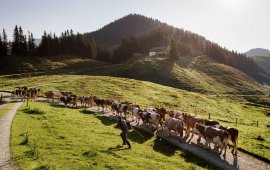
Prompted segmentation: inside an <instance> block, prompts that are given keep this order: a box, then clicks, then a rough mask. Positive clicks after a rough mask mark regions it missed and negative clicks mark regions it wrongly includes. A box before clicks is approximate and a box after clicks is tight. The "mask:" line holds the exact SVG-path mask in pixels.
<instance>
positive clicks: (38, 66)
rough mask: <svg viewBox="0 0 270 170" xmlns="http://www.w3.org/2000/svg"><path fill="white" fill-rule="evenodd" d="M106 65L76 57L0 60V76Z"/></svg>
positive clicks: (10, 57)
mask: <svg viewBox="0 0 270 170" xmlns="http://www.w3.org/2000/svg"><path fill="white" fill-rule="evenodd" d="M104 65H107V64H106V63H104V62H100V61H95V60H91V59H88V58H82V57H76V56H53V57H21V56H8V57H6V58H2V57H1V58H0V68H1V69H0V74H15V73H24V72H34V71H49V70H61V69H78V68H87V67H88V68H91V67H97V66H104Z"/></svg>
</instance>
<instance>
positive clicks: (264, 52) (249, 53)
mask: <svg viewBox="0 0 270 170" xmlns="http://www.w3.org/2000/svg"><path fill="white" fill-rule="evenodd" d="M245 54H246V56H248V57H251V56H266V55H270V51H269V50H268V49H264V48H253V49H251V50H249V51H247V52H245Z"/></svg>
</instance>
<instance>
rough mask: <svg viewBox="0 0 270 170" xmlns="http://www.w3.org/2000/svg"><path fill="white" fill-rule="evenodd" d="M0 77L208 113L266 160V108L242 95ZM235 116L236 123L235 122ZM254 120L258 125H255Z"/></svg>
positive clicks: (105, 81)
mask: <svg viewBox="0 0 270 170" xmlns="http://www.w3.org/2000/svg"><path fill="white" fill-rule="evenodd" d="M0 80H3V81H0V87H2V89H1V88H0V90H12V89H14V88H15V87H16V86H21V85H26V86H29V87H40V88H41V89H42V90H43V91H46V90H53V89H59V90H64V91H72V92H74V93H75V94H78V95H96V96H98V97H100V98H112V99H114V100H116V101H125V100H128V101H131V102H133V103H136V104H139V105H140V106H142V107H143V108H145V107H149V106H153V107H155V106H158V107H165V108H167V109H168V110H180V111H186V112H189V113H190V114H192V115H195V114H196V115H197V116H200V117H204V118H208V114H209V113H210V114H211V118H212V119H214V120H219V122H220V123H221V124H223V125H228V126H231V127H236V128H238V129H239V131H240V137H239V145H238V146H239V147H240V148H242V149H244V150H247V151H249V152H251V153H252V154H255V155H258V156H261V157H264V158H266V159H268V160H270V136H269V132H270V118H269V117H267V116H266V115H265V113H266V112H268V111H269V108H267V107H264V106H256V105H252V104H251V103H250V102H249V101H247V100H246V96H239V95H203V94H199V93H192V92H187V91H183V90H179V89H176V88H171V87H167V86H162V85H157V84H154V83H150V82H146V81H138V80H132V79H126V78H114V77H107V76H104V77H103V76H77V75H72V76H71V75H52V76H38V77H28V78H21V79H8V78H0ZM263 97H264V98H265V99H264V100H268V101H269V100H270V98H269V96H263ZM236 119H237V121H238V124H235V122H236ZM257 121H258V122H259V127H257V126H256V122H257ZM259 135H260V136H261V137H259ZM260 138H262V139H263V140H261V139H260Z"/></svg>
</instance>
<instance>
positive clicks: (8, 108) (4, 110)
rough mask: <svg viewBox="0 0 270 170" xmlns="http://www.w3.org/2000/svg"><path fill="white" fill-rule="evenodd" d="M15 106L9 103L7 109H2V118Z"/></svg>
mask: <svg viewBox="0 0 270 170" xmlns="http://www.w3.org/2000/svg"><path fill="white" fill-rule="evenodd" d="M13 106H14V103H8V104H7V105H6V106H5V107H3V108H0V117H1V116H3V115H4V114H5V113H7V112H8V111H9V110H11V109H12V108H13Z"/></svg>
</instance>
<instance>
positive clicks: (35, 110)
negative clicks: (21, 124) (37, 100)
mask: <svg viewBox="0 0 270 170" xmlns="http://www.w3.org/2000/svg"><path fill="white" fill-rule="evenodd" d="M23 111H24V113H26V114H36V115H41V114H45V112H44V111H42V110H40V109H38V108H32V109H31V108H27V109H24V110H23Z"/></svg>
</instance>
